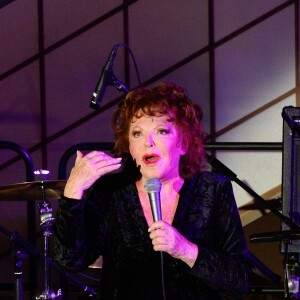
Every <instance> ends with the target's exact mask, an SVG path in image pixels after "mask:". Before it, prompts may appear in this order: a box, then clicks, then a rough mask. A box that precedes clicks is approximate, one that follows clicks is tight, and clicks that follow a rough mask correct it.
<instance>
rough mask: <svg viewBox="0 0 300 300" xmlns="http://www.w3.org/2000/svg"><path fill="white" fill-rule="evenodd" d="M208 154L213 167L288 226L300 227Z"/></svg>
mask: <svg viewBox="0 0 300 300" xmlns="http://www.w3.org/2000/svg"><path fill="white" fill-rule="evenodd" d="M206 155H207V158H208V162H209V163H210V164H211V166H212V167H215V168H216V169H217V170H219V171H220V172H221V173H222V174H223V175H225V176H226V177H228V178H229V179H230V180H232V181H235V182H236V183H237V184H238V185H239V186H240V187H241V188H243V189H244V190H245V191H246V192H247V193H249V194H250V195H251V196H253V197H254V199H255V200H257V201H259V203H261V204H262V205H263V206H264V207H265V208H266V209H269V210H270V211H271V212H272V213H274V214H275V215H276V216H277V217H278V218H279V219H280V220H281V221H282V222H284V223H285V224H286V225H287V226H289V227H290V228H292V229H300V227H299V226H298V225H297V224H296V223H294V222H293V221H292V220H291V219H290V218H288V217H286V216H285V215H283V214H282V213H281V212H280V211H278V210H277V209H276V208H275V207H273V206H272V205H271V204H270V203H268V202H267V201H266V200H264V199H263V198H262V197H261V196H259V195H258V194H257V193H256V192H254V191H253V190H252V189H251V188H250V187H249V186H248V185H246V184H245V183H244V182H243V181H241V180H240V179H238V178H237V175H236V174H235V173H234V172H232V171H231V170H230V169H229V168H228V167H226V166H225V165H224V164H223V163H222V162H220V161H219V160H218V159H217V158H215V157H212V156H211V155H209V154H206Z"/></svg>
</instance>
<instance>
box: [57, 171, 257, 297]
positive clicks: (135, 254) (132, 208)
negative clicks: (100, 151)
mask: <svg viewBox="0 0 300 300" xmlns="http://www.w3.org/2000/svg"><path fill="white" fill-rule="evenodd" d="M162 201H163V199H162ZM172 225H173V226H174V227H175V228H176V229H177V230H178V231H179V232H180V233H181V234H182V235H183V236H185V237H186V238H187V239H188V240H189V241H191V242H193V243H195V244H197V245H198V249H199V253H198V257H197V260H196V262H195V264H194V266H193V267H192V268H190V267H189V266H188V265H186V264H185V263H183V262H182V261H180V260H178V259H175V258H173V257H171V256H170V255H168V254H166V253H164V254H163V265H161V255H160V253H158V252H155V251H154V250H153V247H152V244H151V240H150V238H149V233H148V232H147V230H148V225H147V221H146V219H145V217H144V214H143V211H142V207H141V204H140V201H139V197H138V192H137V189H136V186H135V184H134V183H133V182H130V180H129V179H128V178H126V176H125V177H123V175H122V174H112V175H106V176H104V177H102V178H101V179H100V180H98V181H97V182H96V184H95V185H94V186H93V187H92V188H91V189H90V190H89V191H88V192H87V193H86V195H85V199H84V200H83V201H78V200H74V199H66V198H64V197H63V198H62V199H61V200H60V204H59V208H58V212H57V216H56V224H55V228H54V231H55V235H54V239H53V240H54V244H53V249H52V250H53V258H54V260H55V262H56V263H57V264H58V265H59V266H60V267H62V268H63V269H65V270H67V271H74V272H77V271H79V270H82V269H84V268H86V267H87V266H88V265H89V264H91V263H93V262H94V261H95V260H96V259H97V258H98V256H99V255H100V254H101V255H103V261H104V262H103V269H102V273H101V287H100V296H99V297H100V299H105V300H113V299H118V300H121V299H131V300H137V299H143V300H161V299H163V296H162V288H161V287H162V282H164V286H165V295H166V299H167V300H187V299H194V300H196V299H197V300H201V299H206V300H208V299H213V300H216V299H223V298H222V297H223V296H225V297H226V299H227V297H229V299H241V297H242V295H243V294H244V293H245V292H246V291H247V290H248V288H249V285H250V274H251V265H250V263H249V260H248V249H247V246H246V242H245V238H244V234H243V229H242V226H241V222H240V218H239V214H238V210H237V207H236V203H235V199H234V195H233V191H232V186H231V182H230V181H229V180H227V179H226V178H224V177H222V176H220V175H217V174H215V173H212V172H203V173H201V174H196V175H195V176H193V177H192V178H189V179H185V181H184V184H183V186H182V188H181V190H180V198H179V203H178V206H177V210H176V214H175V217H174V220H173V224H172ZM161 266H163V278H164V280H162V275H161V273H162V270H161Z"/></svg>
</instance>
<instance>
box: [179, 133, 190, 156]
mask: <svg viewBox="0 0 300 300" xmlns="http://www.w3.org/2000/svg"><path fill="white" fill-rule="evenodd" d="M188 147H189V142H188V138H187V137H184V136H182V137H181V142H180V148H181V149H180V155H185V154H186V153H187V150H188Z"/></svg>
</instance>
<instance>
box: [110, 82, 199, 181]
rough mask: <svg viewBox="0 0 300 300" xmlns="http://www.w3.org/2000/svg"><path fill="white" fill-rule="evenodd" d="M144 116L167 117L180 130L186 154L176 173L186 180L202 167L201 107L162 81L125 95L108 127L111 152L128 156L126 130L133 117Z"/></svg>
mask: <svg viewBox="0 0 300 300" xmlns="http://www.w3.org/2000/svg"><path fill="white" fill-rule="evenodd" d="M143 115H148V116H162V115H168V116H169V117H170V121H173V122H174V123H175V124H176V126H177V127H178V128H179V130H180V134H181V137H182V142H183V143H184V145H185V146H186V148H187V152H186V153H185V154H184V155H182V156H181V158H180V162H179V174H180V176H181V177H183V178H188V177H190V176H192V175H193V174H195V173H196V172H198V171H201V170H202V169H203V168H204V165H205V151H204V145H203V140H204V132H203V128H202V125H201V122H200V119H201V117H202V111H201V108H200V107H199V106H197V105H195V104H193V103H192V102H191V101H190V99H189V98H188V96H187V94H186V93H185V91H184V90H183V88H181V87H180V86H178V85H176V84H174V83H170V82H163V83H160V84H158V85H157V86H155V87H153V88H152V89H146V88H143V87H141V88H138V89H136V90H134V91H132V92H130V93H128V94H127V96H126V97H125V99H124V101H123V102H122V103H121V104H120V105H119V107H118V109H117V110H116V111H115V112H114V114H113V116H112V120H111V126H112V129H113V131H114V133H115V147H114V151H115V153H116V154H117V155H119V156H122V157H124V158H126V157H127V158H128V157H130V153H129V127H130V123H131V122H132V120H133V119H134V118H140V117H141V116H143Z"/></svg>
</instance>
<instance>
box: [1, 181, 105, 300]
mask: <svg viewBox="0 0 300 300" xmlns="http://www.w3.org/2000/svg"><path fill="white" fill-rule="evenodd" d="M65 184H66V181H64V180H57V181H51V180H38V181H33V182H24V183H17V184H12V185H7V186H2V187H0V200H3V201H38V208H39V216H40V226H41V229H42V232H43V237H44V250H43V253H40V251H39V250H38V249H37V248H36V247H35V246H34V245H33V244H31V243H30V242H28V241H27V240H24V239H22V238H21V237H20V235H19V234H18V232H10V231H9V230H7V229H6V228H4V227H3V226H1V225H0V232H2V233H3V234H4V235H6V236H7V237H8V238H9V240H10V241H11V242H12V244H13V245H14V247H13V249H14V253H13V257H14V262H15V266H14V277H15V280H16V284H15V288H16V290H15V292H16V299H17V300H23V279H22V274H23V270H22V266H23V260H24V259H25V258H27V257H28V255H34V256H37V257H38V258H40V259H42V260H43V266H44V290H43V291H42V293H41V294H40V295H39V296H36V297H35V299H36V300H48V299H57V300H60V299H62V291H61V289H58V291H57V292H56V293H55V292H54V291H53V290H52V289H51V288H50V280H49V274H50V272H49V268H50V267H51V268H53V269H55V270H56V271H58V273H59V274H60V275H62V276H63V277H65V278H67V279H69V280H71V281H73V282H74V283H75V284H76V285H78V286H79V287H80V288H82V290H83V291H85V292H87V293H88V294H89V296H96V292H95V291H94V290H93V289H92V288H91V287H89V286H86V285H85V284H82V283H81V282H80V281H79V280H78V279H76V278H75V277H73V276H72V275H70V274H69V273H66V272H64V271H62V270H61V269H59V268H58V267H57V266H56V265H55V264H54V262H53V261H52V260H51V258H50V257H49V238H50V237H51V235H52V233H53V231H52V227H53V222H54V218H53V215H52V207H51V204H50V202H49V201H50V200H58V199H59V198H60V197H61V193H62V192H63V189H64V186H65ZM91 267H93V268H99V267H101V265H99V262H97V261H96V262H95V263H94V264H93V265H92V266H91Z"/></svg>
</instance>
